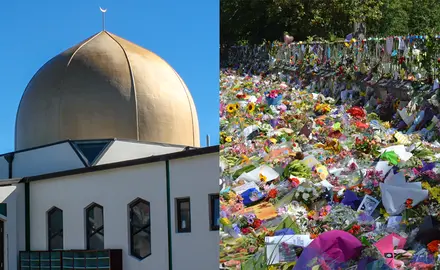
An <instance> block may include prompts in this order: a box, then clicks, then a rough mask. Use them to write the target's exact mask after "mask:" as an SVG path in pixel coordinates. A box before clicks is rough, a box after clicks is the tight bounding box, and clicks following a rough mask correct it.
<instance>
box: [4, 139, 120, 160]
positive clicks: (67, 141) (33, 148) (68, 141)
mask: <svg viewBox="0 0 440 270" xmlns="http://www.w3.org/2000/svg"><path fill="white" fill-rule="evenodd" d="M107 140H108V141H115V140H116V139H115V138H111V139H90V140H70V139H68V140H62V141H58V142H54V143H48V144H44V145H39V146H35V147H31V148H26V149H22V150H18V151H13V152H9V153H4V154H1V155H0V157H1V156H5V155H8V154H16V153H22V152H27V151H32V150H37V149H40V148H46V147H49V146H54V145H58V144H63V143H70V142H82V141H85V142H93V141H107Z"/></svg>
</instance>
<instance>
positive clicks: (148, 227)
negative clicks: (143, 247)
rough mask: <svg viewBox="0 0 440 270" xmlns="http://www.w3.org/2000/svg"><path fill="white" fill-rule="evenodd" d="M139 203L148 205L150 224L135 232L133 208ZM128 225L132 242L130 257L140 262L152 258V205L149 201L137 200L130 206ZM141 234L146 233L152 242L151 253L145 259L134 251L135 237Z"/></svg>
mask: <svg viewBox="0 0 440 270" xmlns="http://www.w3.org/2000/svg"><path fill="white" fill-rule="evenodd" d="M139 203H144V204H146V205H148V216H149V218H148V224H145V225H143V226H142V227H141V228H140V229H138V230H137V231H133V230H134V227H135V226H134V225H133V216H134V213H133V208H134V207H135V206H136V205H138V204H139ZM128 218H129V220H128V225H129V240H130V255H131V256H133V257H135V258H137V259H139V260H143V259H145V258H147V257H149V256H151V254H152V251H151V238H152V237H151V204H150V202H149V201H147V200H144V199H141V198H137V199H135V200H134V201H132V202H131V203H130V204H129V205H128ZM141 232H145V233H147V234H148V235H149V236H150V241H149V245H150V253H148V254H147V255H146V256H145V257H142V256H140V255H139V254H136V252H135V250H134V237H135V236H136V235H137V234H139V233H141Z"/></svg>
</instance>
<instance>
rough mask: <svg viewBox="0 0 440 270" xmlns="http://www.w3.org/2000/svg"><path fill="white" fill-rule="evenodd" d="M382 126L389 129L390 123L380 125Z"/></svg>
mask: <svg viewBox="0 0 440 270" xmlns="http://www.w3.org/2000/svg"><path fill="white" fill-rule="evenodd" d="M382 126H383V127H384V128H391V125H390V122H383V123H382Z"/></svg>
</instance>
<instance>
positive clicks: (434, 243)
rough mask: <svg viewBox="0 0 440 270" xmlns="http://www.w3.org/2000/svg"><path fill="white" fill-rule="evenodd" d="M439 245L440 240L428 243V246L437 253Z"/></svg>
mask: <svg viewBox="0 0 440 270" xmlns="http://www.w3.org/2000/svg"><path fill="white" fill-rule="evenodd" d="M438 245H440V241H439V240H434V241H431V242H430V243H429V244H428V245H427V248H428V250H429V251H430V252H431V253H435V252H437V251H438Z"/></svg>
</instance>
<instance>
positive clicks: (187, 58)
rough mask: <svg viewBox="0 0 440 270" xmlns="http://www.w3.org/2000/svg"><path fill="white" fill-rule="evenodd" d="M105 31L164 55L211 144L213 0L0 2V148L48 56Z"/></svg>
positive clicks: (8, 147) (214, 138) (214, 117)
mask: <svg viewBox="0 0 440 270" xmlns="http://www.w3.org/2000/svg"><path fill="white" fill-rule="evenodd" d="M99 6H102V7H103V8H107V9H108V12H107V15H106V30H108V31H109V32H112V33H114V34H116V35H118V36H120V37H123V38H125V39H127V40H130V41H132V42H134V43H136V44H138V45H140V46H142V47H145V48H147V49H149V50H151V51H153V52H154V53H156V54H158V55H159V56H161V57H162V58H163V59H165V60H166V61H167V62H168V63H169V64H170V65H171V66H172V67H173V68H174V69H175V70H176V71H177V72H178V73H179V74H180V76H181V77H182V78H183V80H184V81H185V83H186V84H187V86H188V88H189V89H190V91H191V94H192V96H193V98H194V101H195V103H196V106H197V112H198V115H199V124H200V136H201V143H202V145H205V136H206V134H209V135H210V136H211V145H213V144H218V137H219V135H218V130H219V128H218V125H219V116H218V106H219V98H218V83H219V79H218V77H219V45H218V44H219V0H137V1H133V0H124V1H117V0H113V1H109V0H101V1H97V0H78V1H60V0H44V1H35V0H14V1H0V33H1V37H2V38H1V39H2V40H1V42H0V94H1V98H0V154H1V153H5V152H10V151H13V150H14V129H15V117H16V112H17V108H18V104H19V102H20V98H21V95H22V93H23V91H24V89H25V88H26V85H27V84H28V82H29V81H30V79H31V78H32V76H33V75H34V74H35V73H36V72H37V70H38V69H39V68H40V67H41V66H42V65H44V63H46V62H47V61H48V60H50V59H51V58H52V57H54V56H56V55H57V54H59V53H61V52H62V51H64V50H66V49H68V48H69V47H71V46H73V45H75V44H77V43H79V42H81V41H82V40H84V39H86V38H88V37H89V36H91V35H93V34H95V33H97V32H99V31H101V29H102V27H101V25H102V24H101V13H100V11H99Z"/></svg>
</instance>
